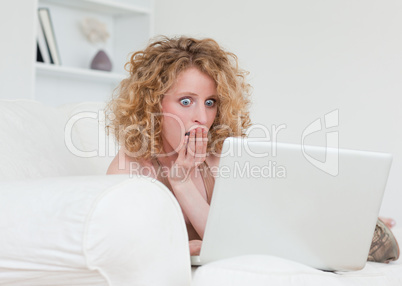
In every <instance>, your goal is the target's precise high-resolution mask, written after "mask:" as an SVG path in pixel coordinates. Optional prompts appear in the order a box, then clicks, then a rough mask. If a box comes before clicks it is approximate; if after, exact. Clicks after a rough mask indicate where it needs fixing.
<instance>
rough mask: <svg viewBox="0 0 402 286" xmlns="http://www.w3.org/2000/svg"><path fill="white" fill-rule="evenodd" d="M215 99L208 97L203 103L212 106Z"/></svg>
mask: <svg viewBox="0 0 402 286" xmlns="http://www.w3.org/2000/svg"><path fill="white" fill-rule="evenodd" d="M215 102H216V100H215V99H208V100H207V101H205V105H206V106H209V107H212V106H214V105H215Z"/></svg>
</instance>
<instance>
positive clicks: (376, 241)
mask: <svg viewBox="0 0 402 286" xmlns="http://www.w3.org/2000/svg"><path fill="white" fill-rule="evenodd" d="M398 258H399V246H398V242H397V241H396V239H395V237H394V235H393V234H392V231H391V230H390V229H389V228H388V227H387V226H386V225H385V223H383V221H382V220H380V219H378V220H377V225H376V227H375V231H374V236H373V240H372V242H371V247H370V252H369V256H368V258H367V260H368V261H374V262H382V263H388V262H390V261H394V260H398Z"/></svg>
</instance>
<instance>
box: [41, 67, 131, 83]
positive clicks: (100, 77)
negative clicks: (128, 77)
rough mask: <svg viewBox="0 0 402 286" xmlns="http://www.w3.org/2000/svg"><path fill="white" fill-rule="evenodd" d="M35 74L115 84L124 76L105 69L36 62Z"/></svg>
mask: <svg viewBox="0 0 402 286" xmlns="http://www.w3.org/2000/svg"><path fill="white" fill-rule="evenodd" d="M35 68H36V75H37V76H41V75H43V76H52V77H59V78H70V79H79V80H85V81H95V82H101V83H110V84H116V83H119V82H120V81H121V80H122V79H124V78H125V75H123V74H119V73H111V72H106V71H97V70H89V69H83V68H75V67H65V66H55V65H50V64H43V63H36V64H35Z"/></svg>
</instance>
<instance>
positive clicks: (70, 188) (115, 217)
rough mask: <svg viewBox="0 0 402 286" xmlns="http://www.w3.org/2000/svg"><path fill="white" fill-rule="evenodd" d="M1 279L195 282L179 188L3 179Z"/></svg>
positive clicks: (113, 179) (98, 180) (120, 179)
mask: <svg viewBox="0 0 402 286" xmlns="http://www.w3.org/2000/svg"><path fill="white" fill-rule="evenodd" d="M0 230H1V235H0V245H1V247H0V284H1V285H18V286H25V285H29V286H34V285H116V286H125V285H172V286H180V285H183V286H187V285H189V284H190V281H191V273H190V259H189V246H188V241H187V232H186V226H185V222H184V218H183V215H182V212H181V209H180V207H179V205H178V203H177V201H176V200H175V198H174V197H173V195H172V193H171V192H170V191H169V190H168V189H167V188H166V187H165V186H164V185H163V184H161V183H160V182H158V181H155V180H152V179H151V178H148V177H136V178H132V179H127V176H125V175H115V176H79V177H59V178H46V179H36V180H26V181H19V182H10V181H8V182H0Z"/></svg>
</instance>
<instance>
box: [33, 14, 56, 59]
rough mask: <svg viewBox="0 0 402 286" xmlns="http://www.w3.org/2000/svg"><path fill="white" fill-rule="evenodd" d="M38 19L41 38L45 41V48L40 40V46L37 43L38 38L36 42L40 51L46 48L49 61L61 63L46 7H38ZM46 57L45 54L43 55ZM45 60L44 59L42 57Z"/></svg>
mask: <svg viewBox="0 0 402 286" xmlns="http://www.w3.org/2000/svg"><path fill="white" fill-rule="evenodd" d="M38 19H39V22H40V25H39V26H40V28H42V33H43V36H44V37H43V38H44V39H45V43H46V48H47V49H46V48H45V47H43V48H42V46H43V42H42V46H41V44H40V43H39V39H38V43H39V48H40V49H41V52H43V49H45V51H46V50H47V53H48V55H49V63H52V64H55V65H61V60H60V53H59V50H58V48H57V43H56V36H55V32H54V28H53V24H52V20H51V18H50V11H49V9H48V8H39V9H38ZM39 30H40V29H39V28H38V38H39V37H40V31H39ZM43 53H44V54H46V52H43ZM43 53H42V57H43ZM45 57H46V56H45ZM44 62H45V59H44Z"/></svg>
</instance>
